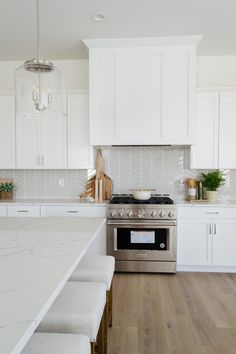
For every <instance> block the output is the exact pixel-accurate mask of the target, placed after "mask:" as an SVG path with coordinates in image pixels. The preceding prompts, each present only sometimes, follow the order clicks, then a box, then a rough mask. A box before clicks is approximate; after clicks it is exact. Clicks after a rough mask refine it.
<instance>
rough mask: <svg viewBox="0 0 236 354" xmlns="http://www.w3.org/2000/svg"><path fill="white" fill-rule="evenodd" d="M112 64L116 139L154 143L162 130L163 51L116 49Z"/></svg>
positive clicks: (159, 138) (160, 136)
mask: <svg viewBox="0 0 236 354" xmlns="http://www.w3.org/2000/svg"><path fill="white" fill-rule="evenodd" d="M116 65H117V71H116V73H117V77H116V82H117V101H116V119H117V122H116V126H115V131H116V139H117V141H118V143H121V144H147V143H149V144H156V143H157V142H158V141H160V140H161V138H162V133H163V132H162V126H163V124H162V119H163V102H162V100H163V94H162V91H163V75H162V71H163V53H162V52H160V51H155V50H150V49H149V50H148V49H147V50H143V52H141V53H140V51H139V52H136V51H135V50H133V51H130V52H123V53H119V54H117V62H116Z"/></svg>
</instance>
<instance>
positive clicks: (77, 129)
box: [67, 94, 93, 169]
mask: <svg viewBox="0 0 236 354" xmlns="http://www.w3.org/2000/svg"><path fill="white" fill-rule="evenodd" d="M88 105H89V99H88V95H87V94H86V95H82V94H74V95H69V96H67V110H68V168H81V169H86V168H92V167H93V155H92V152H93V148H92V147H91V146H89V107H88Z"/></svg>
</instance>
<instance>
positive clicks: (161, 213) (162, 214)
mask: <svg viewBox="0 0 236 354" xmlns="http://www.w3.org/2000/svg"><path fill="white" fill-rule="evenodd" d="M159 216H160V218H164V217H165V216H166V214H165V212H164V210H161V211H160V212H159Z"/></svg>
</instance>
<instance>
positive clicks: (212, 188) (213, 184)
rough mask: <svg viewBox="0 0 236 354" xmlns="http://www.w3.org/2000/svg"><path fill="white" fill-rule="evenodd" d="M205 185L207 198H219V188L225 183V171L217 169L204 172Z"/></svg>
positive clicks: (203, 181) (213, 199)
mask: <svg viewBox="0 0 236 354" xmlns="http://www.w3.org/2000/svg"><path fill="white" fill-rule="evenodd" d="M202 176H203V180H202V184H203V187H204V188H205V189H206V196H207V200H209V201H211V202H213V201H216V200H217V197H218V189H219V187H220V186H222V185H223V184H224V183H225V178H224V172H223V171H220V170H215V171H212V172H209V173H207V174H205V173H202Z"/></svg>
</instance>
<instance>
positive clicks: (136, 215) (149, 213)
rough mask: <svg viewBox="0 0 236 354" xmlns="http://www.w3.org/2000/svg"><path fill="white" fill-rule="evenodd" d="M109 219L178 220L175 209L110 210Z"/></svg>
mask: <svg viewBox="0 0 236 354" xmlns="http://www.w3.org/2000/svg"><path fill="white" fill-rule="evenodd" d="M107 217H108V218H109V219H136V220H139V219H143V220H145V219H149V220H150V219H151V220H158V219H159V220H160V219H164V220H173V219H176V218H177V215H176V208H175V207H173V206H172V207H162V208H161V207H160V208H155V209H154V208H143V209H142V208H137V209H136V208H132V209H130V208H124V207H123V208H108V215H107Z"/></svg>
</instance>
